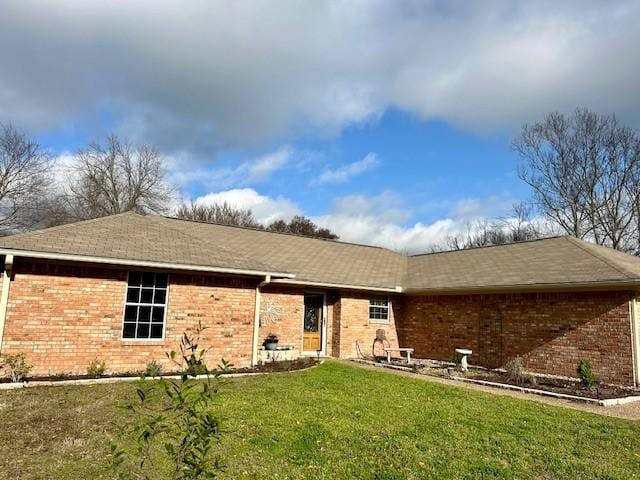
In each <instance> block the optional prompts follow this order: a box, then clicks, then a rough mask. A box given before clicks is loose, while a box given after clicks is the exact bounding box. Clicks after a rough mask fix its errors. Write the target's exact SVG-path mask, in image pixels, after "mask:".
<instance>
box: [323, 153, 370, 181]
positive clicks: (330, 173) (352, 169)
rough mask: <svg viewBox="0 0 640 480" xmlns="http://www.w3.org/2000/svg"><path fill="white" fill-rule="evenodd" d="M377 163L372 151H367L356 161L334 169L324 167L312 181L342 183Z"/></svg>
mask: <svg viewBox="0 0 640 480" xmlns="http://www.w3.org/2000/svg"><path fill="white" fill-rule="evenodd" d="M378 165H380V161H379V160H378V156H377V155H376V154H375V153H373V152H369V153H367V154H366V155H365V156H364V157H363V158H362V159H361V160H358V161H357V162H353V163H348V164H346V165H342V166H341V167H338V168H336V169H335V170H331V169H329V168H326V169H325V170H324V171H323V172H322V173H321V174H320V176H319V177H318V178H317V179H316V180H315V181H314V183H343V182H346V181H347V180H349V179H351V177H354V176H356V175H360V174H361V173H364V172H366V171H368V170H371V169H373V168H376V167H377V166H378Z"/></svg>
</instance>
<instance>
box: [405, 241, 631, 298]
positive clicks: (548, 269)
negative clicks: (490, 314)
mask: <svg viewBox="0 0 640 480" xmlns="http://www.w3.org/2000/svg"><path fill="white" fill-rule="evenodd" d="M408 265H409V268H408V270H407V276H406V279H405V283H404V286H405V289H406V290H407V291H408V292H411V291H446V290H464V289H489V288H492V287H494V288H497V289H499V288H501V287H518V286H522V287H526V286H541V287H542V286H549V285H555V286H558V285H571V284H574V285H576V284H577V285H585V286H586V285H588V284H598V283H601V284H605V283H627V282H630V281H632V280H635V281H638V280H640V259H638V258H637V257H633V256H631V255H627V254H625V253H622V252H618V251H615V250H613V249H610V248H607V247H601V246H598V245H593V244H591V243H588V242H585V241H583V240H578V239H576V238H572V237H566V236H565V237H554V238H547V239H542V240H534V241H530V242H521V243H513V244H509V245H500V246H493V247H481V248H474V249H469V250H459V251H453V252H441V253H432V254H425V255H414V256H411V257H409V263H408Z"/></svg>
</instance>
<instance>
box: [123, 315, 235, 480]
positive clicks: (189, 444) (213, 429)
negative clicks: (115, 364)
mask: <svg viewBox="0 0 640 480" xmlns="http://www.w3.org/2000/svg"><path fill="white" fill-rule="evenodd" d="M204 330H205V328H204V327H202V325H201V324H198V327H197V328H196V330H195V332H194V333H193V335H190V334H189V333H184V334H183V336H182V341H181V342H180V350H179V352H176V351H171V352H168V353H167V358H168V359H169V361H170V362H171V363H172V364H173V365H175V366H176V367H178V368H179V369H180V370H181V374H180V379H178V380H175V379H170V378H166V377H163V378H160V380H158V382H140V383H139V385H138V386H137V388H136V392H135V393H136V395H135V397H134V400H133V401H131V402H130V403H128V404H126V405H123V408H124V409H125V410H127V411H129V412H131V413H132V414H133V416H134V419H135V422H134V424H133V426H132V428H131V430H129V432H128V433H129V435H131V436H133V437H134V439H135V442H134V447H133V451H131V450H129V451H127V450H125V449H123V448H122V447H120V446H118V445H117V444H115V443H112V444H111V456H112V469H113V472H114V473H115V474H116V476H117V478H120V479H125V478H126V479H131V478H136V479H138V478H139V479H151V478H171V479H174V480H196V479H213V478H217V474H218V473H219V472H220V471H221V468H222V467H221V466H220V464H219V463H218V461H217V460H216V459H213V458H211V457H212V453H213V452H212V448H213V446H214V443H215V442H216V441H217V440H218V438H219V437H220V427H219V420H218V418H217V416H216V415H214V413H213V411H212V407H213V406H214V401H215V397H216V395H217V393H218V386H219V384H220V382H219V380H218V377H219V375H220V371H219V370H218V369H213V370H209V369H208V368H207V365H206V363H205V356H206V354H207V352H208V349H207V348H201V347H199V346H198V343H199V342H200V335H201V333H202V332H203V331H204ZM228 368H232V365H231V364H230V363H228V362H226V361H224V360H223V361H222V365H221V366H220V367H219V369H228ZM201 372H202V373H203V374H204V375H205V378H204V379H196V378H195V377H196V375H200V374H201ZM158 396H162V397H163V398H162V400H163V401H160V402H158V401H157V400H158ZM154 400H155V401H154ZM130 441H131V440H130V439H128V442H123V443H129V442H130ZM167 465H168V466H169V468H170V471H171V472H172V474H171V475H169V476H167V475H163V474H161V473H160V472H161V471H162V469H163V468H164V467H166V466H167Z"/></svg>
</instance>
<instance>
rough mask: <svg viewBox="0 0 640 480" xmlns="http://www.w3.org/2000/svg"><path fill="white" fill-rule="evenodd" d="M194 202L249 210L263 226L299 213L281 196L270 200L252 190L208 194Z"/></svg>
mask: <svg viewBox="0 0 640 480" xmlns="http://www.w3.org/2000/svg"><path fill="white" fill-rule="evenodd" d="M195 202H196V203H202V204H204V205H207V204H211V203H223V202H226V203H228V204H230V205H233V206H235V207H238V208H243V209H249V210H251V212H252V213H253V216H254V217H255V219H256V220H257V221H258V222H260V223H262V224H264V225H268V224H270V223H271V222H273V221H275V220H278V219H284V220H290V219H291V217H293V216H294V215H297V214H299V213H300V209H299V208H298V207H297V206H296V205H295V204H294V203H293V202H292V201H291V200H289V199H287V198H285V197H282V196H278V197H276V198H271V197H268V196H266V195H260V194H259V193H258V192H256V191H255V190H253V189H252V188H236V189H233V190H227V191H223V192H216V193H208V194H207V195H203V196H202V197H198V198H196V199H195Z"/></svg>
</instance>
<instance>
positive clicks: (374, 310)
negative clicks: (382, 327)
mask: <svg viewBox="0 0 640 480" xmlns="http://www.w3.org/2000/svg"><path fill="white" fill-rule="evenodd" d="M369 321H370V322H375V323H388V322H389V297H388V296H386V295H374V296H373V297H371V298H370V299H369Z"/></svg>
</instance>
